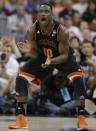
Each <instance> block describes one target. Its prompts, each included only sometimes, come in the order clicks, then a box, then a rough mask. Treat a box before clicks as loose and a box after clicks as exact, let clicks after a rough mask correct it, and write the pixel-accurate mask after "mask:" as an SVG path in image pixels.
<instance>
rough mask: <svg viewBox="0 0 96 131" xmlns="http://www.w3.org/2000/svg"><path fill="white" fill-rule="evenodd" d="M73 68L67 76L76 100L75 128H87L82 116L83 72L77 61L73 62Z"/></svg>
mask: <svg viewBox="0 0 96 131" xmlns="http://www.w3.org/2000/svg"><path fill="white" fill-rule="evenodd" d="M72 67H73V68H74V69H71V71H72V73H70V74H69V75H68V76H67V78H68V79H69V80H70V81H71V82H72V84H73V87H74V99H75V100H76V106H77V115H78V118H77V128H78V130H82V129H89V127H88V124H87V122H86V120H85V117H84V108H85V89H86V87H85V84H84V81H83V75H84V74H83V72H82V71H81V70H80V67H79V66H78V65H77V63H73V66H72Z"/></svg>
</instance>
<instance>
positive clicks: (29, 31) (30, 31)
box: [27, 21, 37, 34]
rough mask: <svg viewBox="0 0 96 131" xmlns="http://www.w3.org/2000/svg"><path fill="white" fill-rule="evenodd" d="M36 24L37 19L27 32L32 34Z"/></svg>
mask: <svg viewBox="0 0 96 131" xmlns="http://www.w3.org/2000/svg"><path fill="white" fill-rule="evenodd" d="M36 25H37V21H36V22H34V23H33V25H32V26H31V27H30V28H28V29H27V33H31V34H34V33H35V31H36Z"/></svg>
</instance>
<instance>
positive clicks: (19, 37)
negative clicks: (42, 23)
mask: <svg viewBox="0 0 96 131" xmlns="http://www.w3.org/2000/svg"><path fill="white" fill-rule="evenodd" d="M14 36H15V40H16V42H20V41H22V42H24V41H25V40H26V24H25V23H24V22H20V23H19V25H18V30H17V31H16V32H15V33H14Z"/></svg>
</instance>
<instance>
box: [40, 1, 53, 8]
mask: <svg viewBox="0 0 96 131" xmlns="http://www.w3.org/2000/svg"><path fill="white" fill-rule="evenodd" d="M42 5H46V6H49V7H50V8H51V10H52V5H51V4H49V3H47V2H45V3H43V4H41V5H40V6H42Z"/></svg>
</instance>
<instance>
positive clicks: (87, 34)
mask: <svg viewBox="0 0 96 131" xmlns="http://www.w3.org/2000/svg"><path fill="white" fill-rule="evenodd" d="M82 36H83V40H88V41H92V40H93V37H92V35H91V31H90V30H89V29H83V30H82Z"/></svg>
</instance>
